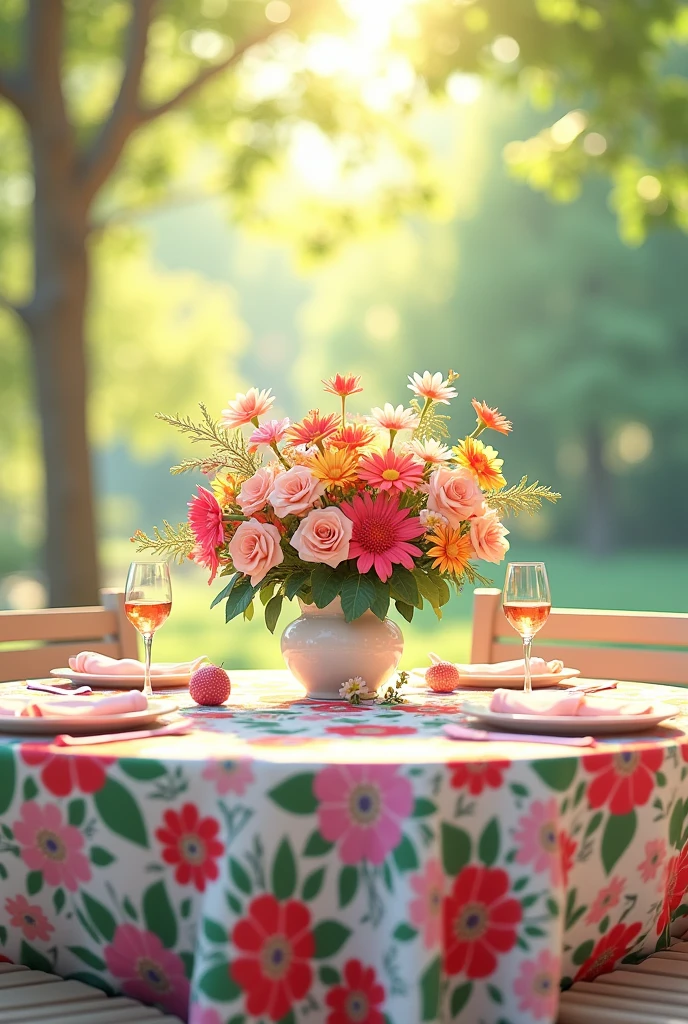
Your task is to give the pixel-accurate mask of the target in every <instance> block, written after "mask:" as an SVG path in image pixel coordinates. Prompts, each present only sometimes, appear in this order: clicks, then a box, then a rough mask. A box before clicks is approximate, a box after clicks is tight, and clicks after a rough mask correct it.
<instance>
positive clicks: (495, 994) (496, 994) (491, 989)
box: [487, 985, 504, 1003]
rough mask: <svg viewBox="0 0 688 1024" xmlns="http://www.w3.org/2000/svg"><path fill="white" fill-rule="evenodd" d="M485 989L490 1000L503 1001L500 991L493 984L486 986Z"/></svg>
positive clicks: (494, 1001)
mask: <svg viewBox="0 0 688 1024" xmlns="http://www.w3.org/2000/svg"><path fill="white" fill-rule="evenodd" d="M487 991H488V993H489V996H490V999H491V1000H492V1002H493V1003H503V1002H504V997H503V996H502V993H501V992H500V991H499V989H498V988H496V987H495V986H494V985H488V986H487Z"/></svg>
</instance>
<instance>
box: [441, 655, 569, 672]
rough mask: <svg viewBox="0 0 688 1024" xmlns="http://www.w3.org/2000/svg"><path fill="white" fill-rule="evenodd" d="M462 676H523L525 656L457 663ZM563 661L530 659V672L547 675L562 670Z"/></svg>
mask: <svg viewBox="0 0 688 1024" xmlns="http://www.w3.org/2000/svg"><path fill="white" fill-rule="evenodd" d="M456 667H457V668H458V670H459V673H460V675H462V676H522V675H523V674H524V672H525V665H524V662H523V658H520V659H518V660H517V661H497V662H494V664H492V665H477V664H475V665H457V666H456ZM563 667H564V664H563V662H561V661H545V660H544V659H543V658H531V659H530V672H531V675H534V676H546V675H551V674H553V673H556V672H561V670H562V668H563Z"/></svg>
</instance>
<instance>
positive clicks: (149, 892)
mask: <svg viewBox="0 0 688 1024" xmlns="http://www.w3.org/2000/svg"><path fill="white" fill-rule="evenodd" d="M141 905H142V909H143V919H144V921H145V922H146V927H147V928H148V931H149V932H154V933H155V935H157V936H158V938H159V939H160V941H161V942H162V944H163V946H165V947H166V948H167V949H171V948H172V947H173V946H174V945H176V942H177V919H176V917H175V916H174V911H173V909H172V906H171V904H170V901H169V897H168V895H167V890H166V888H165V883H164V882H163V881H162V879H161V880H160V881H159V882H154V883H153V885H151V886H149V888H148V889H146V891H145V892H144V894H143V900H142V901H141Z"/></svg>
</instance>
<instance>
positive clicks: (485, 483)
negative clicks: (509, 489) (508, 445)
mask: <svg viewBox="0 0 688 1024" xmlns="http://www.w3.org/2000/svg"><path fill="white" fill-rule="evenodd" d="M454 455H455V457H456V461H457V462H458V463H459V465H460V466H467V467H468V468H469V469H472V470H473V472H474V473H475V475H476V477H477V478H478V483H479V484H480V486H481V487H484V488H485V490H487V491H498V490H499V489H500V488H501V487H503V486H504V484H505V483H506V480H505V479H504V477H503V476H502V473H501V469H502V466H503V465H504V459H500V458H498V455H499V452H497V451H495V449H494V448H491V447H490V445H489V444H488V445H485V444H483V442H482V441H478V440H476V438H474V437H467V438H466V440H465V441H462V442H461V443H460V444H458V445H456V447H455V448H454Z"/></svg>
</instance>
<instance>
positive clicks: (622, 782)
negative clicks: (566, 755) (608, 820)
mask: <svg viewBox="0 0 688 1024" xmlns="http://www.w3.org/2000/svg"><path fill="white" fill-rule="evenodd" d="M663 760H664V751H663V750H624V751H622V752H621V753H619V754H591V755H589V756H588V757H584V758H583V767H584V768H585V769H586V771H589V772H593V773H594V774H595V778H594V779H593V780H592V781H591V783H590V785H589V786H588V803H589V804H590V806H591V807H593V808H594V807H602V806H603V804H609V810H610V812H611V813H612V814H628V813H629V812H630V811H632V810H633V808H634V807H642V806H643V804H646V803H647V801H648V800H649V799H650V794H651V793H652V790H653V789H654V786H655V773H656V772H658V771H659V769H660V768H661V767H662V761H663Z"/></svg>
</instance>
